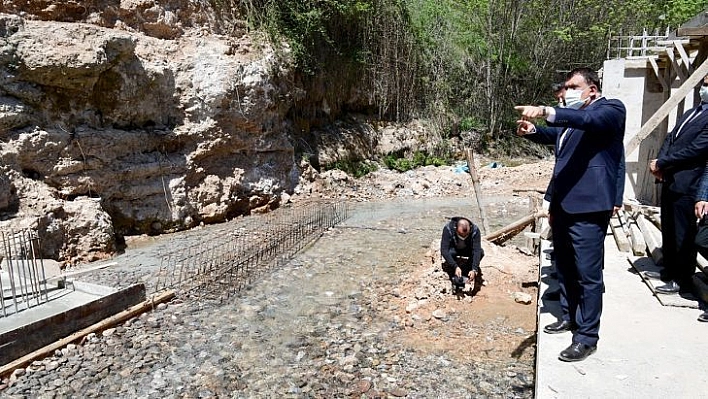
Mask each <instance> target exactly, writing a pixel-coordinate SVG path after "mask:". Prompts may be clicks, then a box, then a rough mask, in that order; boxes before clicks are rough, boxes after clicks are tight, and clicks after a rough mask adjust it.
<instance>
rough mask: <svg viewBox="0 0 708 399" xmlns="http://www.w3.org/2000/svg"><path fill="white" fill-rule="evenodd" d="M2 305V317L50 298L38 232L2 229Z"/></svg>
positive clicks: (0, 232)
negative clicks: (6, 230) (40, 255)
mask: <svg viewBox="0 0 708 399" xmlns="http://www.w3.org/2000/svg"><path fill="white" fill-rule="evenodd" d="M0 242H1V243H0V292H2V295H0V307H2V317H6V316H8V314H14V313H18V312H21V311H23V310H27V309H29V308H31V307H34V306H38V305H40V304H42V303H44V302H47V301H48V300H49V296H48V294H47V278H46V274H45V271H44V262H43V261H42V258H41V257H39V254H40V253H41V251H40V243H39V236H38V234H37V232H36V231H34V230H30V229H25V230H20V231H14V230H10V231H9V232H5V231H0Z"/></svg>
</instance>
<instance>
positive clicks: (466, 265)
mask: <svg viewBox="0 0 708 399" xmlns="http://www.w3.org/2000/svg"><path fill="white" fill-rule="evenodd" d="M479 259H480V261H481V260H482V259H484V250H483V251H482V255H481V256H480V258H479ZM455 260H456V261H457V265H460V269H461V270H462V275H463V276H464V277H467V275H468V274H470V271H471V270H472V259H466V258H465V257H455ZM457 265H451V264H449V263H447V262H445V260H444V259H443V262H442V269H443V271H444V272H445V273H447V275H448V276H449V277H450V280H452V278H453V277H454V276H455V268H456V267H457ZM474 280H475V282H481V281H482V268H480V267H478V268H477V274H475V277H474Z"/></svg>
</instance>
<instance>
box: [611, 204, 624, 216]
mask: <svg viewBox="0 0 708 399" xmlns="http://www.w3.org/2000/svg"><path fill="white" fill-rule="evenodd" d="M620 209H622V207H621V206H617V205H615V206H613V207H612V216H614V215H616V214H617V212H618V211H619V210H620Z"/></svg>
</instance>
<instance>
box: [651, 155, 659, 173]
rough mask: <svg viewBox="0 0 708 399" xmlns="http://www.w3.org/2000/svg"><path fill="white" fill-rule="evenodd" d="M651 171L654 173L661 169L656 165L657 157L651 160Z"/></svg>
mask: <svg viewBox="0 0 708 399" xmlns="http://www.w3.org/2000/svg"><path fill="white" fill-rule="evenodd" d="M649 171H650V172H651V173H652V174H653V173H656V172H658V171H659V167H658V166H656V158H655V159H652V160H651V161H649Z"/></svg>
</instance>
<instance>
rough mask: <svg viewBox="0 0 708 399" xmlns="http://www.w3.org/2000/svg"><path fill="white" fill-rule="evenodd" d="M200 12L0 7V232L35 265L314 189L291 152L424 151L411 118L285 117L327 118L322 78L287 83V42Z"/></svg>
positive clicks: (189, 6) (264, 206) (61, 4)
mask: <svg viewBox="0 0 708 399" xmlns="http://www.w3.org/2000/svg"><path fill="white" fill-rule="evenodd" d="M211 3H214V4H219V3H218V2H207V1H194V0H162V1H154V0H120V1H118V0H89V1H74V0H69V1H49V0H38V1H26V0H6V1H3V2H2V4H0V232H2V233H4V232H11V231H12V230H13V229H19V228H26V227H31V228H35V229H37V231H38V232H39V234H40V237H41V238H42V243H43V252H44V253H43V254H42V255H41V256H44V257H49V258H53V259H57V260H60V261H63V262H65V263H74V262H79V261H91V260H96V259H100V258H104V257H109V256H111V255H113V254H114V253H115V251H117V250H119V249H120V245H121V244H120V242H121V241H122V237H123V236H125V235H132V234H160V233H162V232H166V231H171V230H179V229H185V228H190V227H192V226H195V225H197V224H200V223H216V222H220V221H224V220H227V219H229V218H232V217H235V216H238V215H242V214H247V213H251V212H261V211H267V210H269V209H271V208H274V207H277V206H278V205H279V204H280V202H281V201H283V200H295V198H297V197H298V196H304V195H305V194H306V193H307V192H312V193H314V194H313V195H317V194H318V193H317V192H316V190H315V191H312V189H311V186H312V185H313V182H314V181H315V180H316V179H317V178H318V176H319V175H318V174H317V173H316V171H314V170H313V169H312V167H311V166H310V165H309V164H308V163H307V162H303V160H302V159H299V158H301V157H300V156H295V151H294V148H295V146H299V148H301V149H302V148H305V149H306V150H302V151H303V152H306V153H307V154H306V156H307V157H309V156H314V159H315V160H316V161H317V163H318V164H320V165H327V164H330V163H332V162H334V161H336V160H339V159H368V158H371V157H375V156H376V155H377V154H378V155H380V154H387V153H389V152H393V151H401V150H411V149H417V148H418V147H426V146H427V147H431V146H432V147H434V146H435V139H436V138H435V137H431V135H430V134H429V133H428V132H427V130H426V129H425V128H424V127H422V126H420V125H418V124H413V125H411V126H403V127H401V126H394V125H390V124H389V125H386V126H379V125H375V124H371V123H369V122H368V120H367V118H366V117H354V118H353V119H351V120H350V121H349V122H347V123H344V124H339V123H332V124H329V125H326V126H324V127H322V126H323V124H322V120H318V121H317V123H312V124H311V123H310V122H311V121H306V120H300V119H302V118H300V119H298V120H297V121H296V122H293V121H292V120H291V119H290V117H289V115H290V113H291V110H292V109H293V108H297V107H298V106H300V107H308V109H316V110H319V111H317V112H313V114H322V115H327V117H328V118H329V119H330V120H331V119H334V118H335V117H336V115H334V114H333V111H332V110H333V109H335V108H336V109H341V107H340V106H339V105H338V104H328V103H327V102H326V100H325V98H327V97H328V96H326V95H325V94H326V93H325V92H326V91H327V90H332V91H334V90H336V86H337V85H333V87H334V88H328V87H327V85H326V82H320V83H321V84H318V85H317V87H313V88H309V89H308V88H307V87H302V83H297V82H302V79H300V77H298V76H297V75H296V74H295V72H294V70H293V67H292V63H291V60H290V59H289V56H288V52H287V48H281V49H279V50H278V51H276V50H274V49H273V48H272V47H271V46H269V45H268V44H267V43H266V41H264V40H256V39H254V38H253V37H252V36H250V35H247V34H246V33H245V24H239V23H238V22H236V23H231V24H229V25H226V24H223V23H222V22H223V21H222V20H221V19H220V18H221V17H223V15H220V14H219V12H224V11H226V10H221V11H219V10H213V9H211V8H210V7H209V4H211ZM229 11H230V10H229ZM230 17H231V18H230V20H231V21H233V20H234V18H233V15H231V16H230ZM361 95H362V94H361V93H360V94H359V96H361ZM329 97H330V98H332V97H334V96H329ZM341 102H342V103H351V102H352V100H351V99H346V98H342V99H341ZM364 103H367V104H368V102H367V101H364ZM350 108H351V106H350ZM294 113H295V114H297V112H294ZM315 125H317V126H318V127H317V128H314V127H313V128H312V129H311V128H310V126H315ZM315 186H317V183H316V182H315ZM319 195H321V193H320V194H319ZM0 256H2V250H1V249H0Z"/></svg>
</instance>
